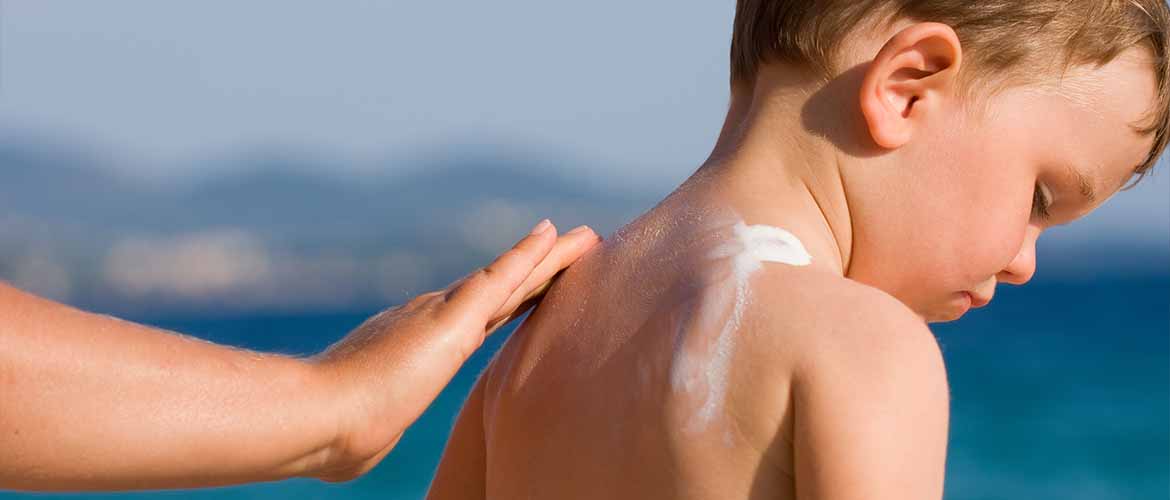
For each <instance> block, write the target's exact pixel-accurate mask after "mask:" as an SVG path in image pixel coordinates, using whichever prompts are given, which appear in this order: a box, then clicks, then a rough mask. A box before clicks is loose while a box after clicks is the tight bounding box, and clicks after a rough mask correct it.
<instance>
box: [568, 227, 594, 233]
mask: <svg viewBox="0 0 1170 500" xmlns="http://www.w3.org/2000/svg"><path fill="white" fill-rule="evenodd" d="M588 230H589V226H577V227H575V228H573V230H572V231H569V232H567V233H565V234H577V233H584V232H585V231H588Z"/></svg>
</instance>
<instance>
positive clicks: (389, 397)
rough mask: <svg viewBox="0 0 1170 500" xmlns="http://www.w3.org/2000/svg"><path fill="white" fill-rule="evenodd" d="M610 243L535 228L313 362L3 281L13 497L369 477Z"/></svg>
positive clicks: (5, 460) (5, 439) (2, 482)
mask: <svg viewBox="0 0 1170 500" xmlns="http://www.w3.org/2000/svg"><path fill="white" fill-rule="evenodd" d="M597 240H598V238H597V236H596V235H595V234H594V233H593V232H592V231H590V230H588V229H585V230H582V231H578V232H575V233H570V234H567V235H565V236H563V237H561V238H560V239H558V238H557V236H556V230H555V228H552V227H548V228H547V229H546V230H545V231H543V232H539V231H538V232H534V234H532V235H530V236H528V237H526V238H525V239H524V240H522V241H521V242H519V243H518V244H517V245H516V246H515V247H514V248H513V249H511V250H509V251H508V252H506V253H505V254H503V255H501V256H500V257H499V258H498V259H497V260H496V261H494V262H493V263H492V264H490V265H489V266H488V267H486V268H484V269H481V270H479V271H476V272H474V273H472V274H471V275H469V276H468V277H466V278H464V279H463V280H461V281H459V282H458V283H455V284H453V285H452V286H451V287H448V288H447V289H445V290H442V291H439V292H433V293H429V294H425V295H422V296H420V297H418V298H416V299H414V300H412V301H411V302H409V303H407V304H405V305H403V306H401V307H396V308H393V309H389V310H387V311H384V312H382V313H380V314H378V315H376V316H374V317H373V318H371V319H370V320H368V321H366V322H365V323H363V324H362V325H361V326H360V327H358V328H357V329H356V330H354V331H353V332H352V333H350V334H349V335H348V336H347V337H346V338H345V339H343V340H342V341H341V342H339V343H337V344H335V345H334V346H333V347H331V348H330V349H329V350H327V351H326V352H324V353H322V354H320V355H318V356H315V357H313V358H311V359H296V358H290V357H285V356H279V355H271V354H261V353H255V352H250V351H246V350H242V349H235V348H230V347H225V346H220V345H216V344H212V343H208V342H204V341H200V340H196V339H192V338H188V337H184V336H182V335H178V334H174V333H171V332H164V331H161V330H156V329H153V328H150V327H146V326H142V325H137V324H134V323H130V322H126V321H121V320H118V319H115V318H111V317H108V316H102V315H97V314H92V313H87V312H84V311H80V310H77V309H73V308H70V307H67V306H64V305H61V304H57V303H54V302H51V301H48V300H44V299H41V298H38V297H35V296H33V295H30V294H27V293H24V292H21V291H19V290H17V289H14V288H12V287H9V286H6V285H3V284H0V450H3V452H2V453H0V488H8V489H20V490H41V491H45V490H58V491H60V490H69V491H77V490H126V489H156V488H178V487H202V486H220V485H229V484H240V483H246V482H255V481H265V480H276V479H283V478H288V477H297V476H310V477H317V478H321V479H324V480H329V481H340V480H347V479H352V478H355V477H358V476H360V475H361V474H364V473H365V472H366V471H368V470H369V469H371V468H372V467H373V466H374V465H376V464H377V463H378V461H380V460H381V459H382V458H383V457H384V456H385V455H386V453H388V452H389V451H390V449H392V448H393V446H394V444H396V443H397V441H398V438H399V437H400V436H401V435H402V433H403V432H404V431H405V429H406V428H407V427H408V426H409V425H410V424H411V423H412V422H414V420H415V419H417V418H418V416H419V415H420V414H421V413H422V412H423V410H424V409H425V408H426V407H427V405H428V404H430V402H431V401H432V400H433V399H434V398H435V397H436V396H437V395H438V393H439V392H440V391H441V390H442V388H443V387H444V386H445V385H446V384H447V382H449V381H450V379H451V378H452V377H453V376H454V374H455V373H456V371H457V370H458V369H459V367H460V366H461V365H462V364H463V363H464V362H465V361H466V360H467V358H468V357H469V356H470V355H471V353H472V352H473V351H474V350H475V349H476V348H478V347H479V345H480V344H481V343H482V342H483V339H484V337H485V336H486V335H487V334H489V333H490V332H491V331H492V330H494V329H495V328H497V327H499V326H500V325H501V324H503V322H505V321H507V320H509V319H511V318H513V317H515V316H517V315H519V314H521V313H523V312H524V310H526V308H527V307H530V306H531V304H532V303H533V301H534V300H535V297H536V296H537V295H539V294H540V293H542V292H543V290H544V289H545V288H546V287H547V281H549V280H550V279H551V278H552V277H553V276H554V275H555V274H556V273H557V272H558V271H559V270H560V269H562V268H564V267H566V266H568V265H569V264H571V263H572V262H573V261H575V260H576V259H577V258H578V257H579V256H580V255H581V254H582V253H584V252H585V251H586V250H587V249H588V248H590V247H591V246H592V245H593V244H595V243H596V242H597Z"/></svg>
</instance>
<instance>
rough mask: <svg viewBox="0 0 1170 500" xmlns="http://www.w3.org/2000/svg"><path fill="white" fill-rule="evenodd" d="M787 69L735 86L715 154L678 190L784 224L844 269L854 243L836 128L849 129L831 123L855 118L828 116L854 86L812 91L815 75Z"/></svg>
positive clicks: (822, 259)
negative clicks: (800, 76) (803, 76)
mask: <svg viewBox="0 0 1170 500" xmlns="http://www.w3.org/2000/svg"><path fill="white" fill-rule="evenodd" d="M787 74H796V73H794V72H789V73H787ZM783 75H784V73H780V74H777V73H776V72H769V73H766V74H761V77H760V79H759V82H761V83H758V84H757V86H758V87H759V88H756V89H754V90H755V91H754V92H753V91H752V90H753V89H751V88H744V87H742V86H741V87H737V88H735V89H733V93H734V95H735V97H734V98H733V99H732V104H731V107H730V110H729V112H728V116H727V120H726V122H725V123H724V126H723V131H722V132H721V133H720V137H719V141H718V143H717V144H716V147H715V149H714V151H713V152H712V154H711V157H710V158H709V159H708V160H707V161H706V162H705V163H704V164H703V166H702V167H700V168H699V170H698V171H697V172H695V174H694V175H692V176H691V178H690V179H688V180H687V181H686V182H685V183H684V184H683V186H682V187H680V189H679V190H678V191H677V192H676V193H675V195H676V196H683V197H697V198H698V199H714V200H718V202H722V203H726V204H727V205H729V208H731V209H732V210H734V211H735V212H736V213H737V214H738V215H739V216H740V217H741V218H743V220H744V222H746V223H748V224H766V225H770V226H777V227H780V228H783V229H786V230H788V231H790V232H792V233H794V234H795V235H796V236H797V237H798V238H800V240H801V241H802V242H803V243H804V245H805V247H806V248H807V249H808V251H809V253H811V254H812V256H813V265H814V266H817V267H821V268H823V269H828V270H831V271H832V272H834V273H837V274H840V275H842V276H844V275H847V274H848V270H849V262H850V256H851V254H852V245H853V228H852V223H851V217H850V211H849V203H848V200H847V196H846V186H845V182H844V180H843V177H842V162H843V161H847V160H846V159H845V158H844V157H843V155H842V154H841V151H840V149H839V148H838V147H837V146H835V145H834V142H833V139H831V138H830V136H832V135H834V134H837V135H840V134H844V133H847V132H846V131H841V130H831V129H839V128H842V127H851V126H853V125H854V124H851V123H848V122H850V121H851V120H845V119H840V120H833V119H829V118H827V117H841V116H843V113H842V109H843V107H842V106H840V105H839V104H840V103H842V99H840V98H844V97H846V95H847V94H848V91H847V90H845V89H835V88H833V87H834V85H830V86H827V87H823V88H820V89H819V90H817V91H816V92H808V91H805V90H803V89H808V88H817V85H816V83H815V82H811V81H796V80H795V79H793V78H791V77H786V76H783ZM834 93H838V94H843V95H833V94H834ZM845 102H847V101H845ZM810 117H815V118H810ZM818 122H819V123H818ZM819 128H826V129H830V130H818V129H819ZM708 195H710V197H708ZM700 203H701V201H700Z"/></svg>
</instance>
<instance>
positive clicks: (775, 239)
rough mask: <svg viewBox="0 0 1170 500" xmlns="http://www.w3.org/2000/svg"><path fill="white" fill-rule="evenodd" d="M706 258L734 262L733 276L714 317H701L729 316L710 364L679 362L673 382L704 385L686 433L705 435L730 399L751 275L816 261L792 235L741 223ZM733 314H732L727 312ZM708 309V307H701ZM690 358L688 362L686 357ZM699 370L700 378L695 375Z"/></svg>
mask: <svg viewBox="0 0 1170 500" xmlns="http://www.w3.org/2000/svg"><path fill="white" fill-rule="evenodd" d="M708 257H709V258H710V259H711V260H726V259H730V260H731V273H730V276H729V278H728V280H727V282H725V283H723V284H722V286H720V287H718V288H717V289H716V291H715V293H717V294H718V296H717V297H712V299H713V300H712V302H711V305H714V306H716V307H715V309H716V311H703V313H702V314H704V315H706V314H711V313H715V314H726V315H727V320H726V321H725V322H724V323H723V327H722V328H721V329H720V332H719V336H718V337H716V339H715V342H714V347H713V348H712V349H711V351H710V352H709V355H708V358H707V359H705V360H702V362H701V364H697V363H696V361H698V360H691V359H681V360H679V361H681V363H680V364H679V365H677V366H676V369H679V370H678V371H676V372H675V373H674V374H673V375H674V377H673V378H674V381H675V382H676V388H678V387H679V384H677V383H678V382H683V383H682V384H681V387H682V388H684V389H690V388H691V387H692V386H693V385H692V384H691V383H687V382H690V377H692V376H695V375H699V377H701V380H702V381H703V382H705V383H706V384H705V385H706V386H707V387H706V389H707V394H706V398H705V399H704V400H703V404H702V405H701V406H700V407H699V409H698V410H696V412H695V414H694V415H693V417H692V418H691V419H690V421H689V423H688V425H687V429H688V430H691V431H701V430H703V429H705V428H706V427H707V425H709V424H710V423H711V421H712V420H713V419H714V418H715V417H716V415H718V414H719V410H720V409H721V408H722V407H723V401H724V399H725V398H726V397H727V380H728V372H729V371H730V368H731V355H732V351H733V349H734V347H735V342H734V341H735V336H734V333H735V332H736V331H738V330H739V327H740V323H741V322H742V320H743V314H744V309H746V307H747V304H748V301H749V300H750V299H751V289H750V288H749V286H748V285H749V279H750V278H751V276H752V274H754V273H755V272H756V271H757V270H759V269H760V268H761V267H763V263H764V262H778V263H781V264H788V265H791V266H807V265H808V264H810V263H811V262H812V256H811V255H809V253H808V251H807V250H806V249H805V248H804V244H802V243H801V242H800V239H798V238H797V237H796V236H795V235H793V234H792V233H790V232H788V231H785V230H783V229H780V228H778V227H773V226H765V225H752V226H749V225H747V224H745V223H744V222H743V221H742V220H741V221H739V222H737V223H736V224H735V225H734V226H733V227H732V235H731V238H729V239H728V241H726V242H724V243H723V244H721V245H719V246H718V247H716V248H715V249H714V250H712V251H711V252H710V253H709V254H708ZM729 308H730V312H727V311H728V309H729ZM703 309H706V307H703ZM687 357H689V356H687ZM696 369H699V371H700V373H698V374H696V373H694V371H695V370H696Z"/></svg>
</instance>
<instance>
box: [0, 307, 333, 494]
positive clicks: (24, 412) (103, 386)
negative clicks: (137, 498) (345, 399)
mask: <svg viewBox="0 0 1170 500" xmlns="http://www.w3.org/2000/svg"><path fill="white" fill-rule="evenodd" d="M0 303H2V304H5V307H3V308H0V450H4V451H3V453H0V487H5V488H16V489H36V490H50V489H51V490H95V489H101V490H109V489H144V488H172V487H189V486H212V485H224V484H237V483H243V482H251V481H262V480H270V479H280V478H285V477H290V476H295V475H299V474H301V473H303V472H305V471H307V470H310V469H312V468H313V467H315V466H317V465H318V463H319V462H321V461H322V460H324V459H325V456H324V455H325V454H326V453H327V450H328V449H329V446H330V445H331V444H332V440H333V439H334V438H335V437H336V435H337V429H336V426H337V424H336V422H335V419H334V418H332V417H331V416H329V411H330V410H331V401H330V394H329V391H327V390H326V388H325V387H322V384H321V382H320V381H319V380H318V378H317V377H315V373H314V372H313V370H312V368H311V365H309V364H307V363H305V362H303V361H301V360H297V359H292V358H287V357H282V356H274V355H262V354H257V353H252V352H248V351H244V350H238V349H232V348H228V347H224V346H219V345H215V344H211V343H207V342H203V341H199V340H196V339H191V338H188V337H184V336H180V335H177V334H172V333H169V332H163V331H159V330H155V329H152V328H148V327H145V326H142V325H137V324H133V323H129V322H125V321H120V320H117V319H114V318H110V317H106V316H100V315H94V314H90V313H85V312H82V311H78V310H76V309H72V308H69V307H66V306H62V305H59V304H55V303H52V302H49V301H45V300H42V299H38V298H36V297H34V296H31V295H28V294H25V293H23V292H20V291H17V290H15V289H12V288H10V287H7V286H6V285H3V284H0Z"/></svg>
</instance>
